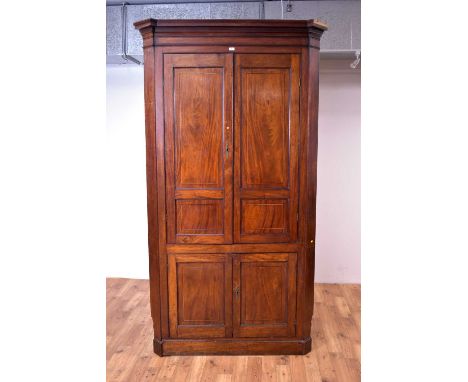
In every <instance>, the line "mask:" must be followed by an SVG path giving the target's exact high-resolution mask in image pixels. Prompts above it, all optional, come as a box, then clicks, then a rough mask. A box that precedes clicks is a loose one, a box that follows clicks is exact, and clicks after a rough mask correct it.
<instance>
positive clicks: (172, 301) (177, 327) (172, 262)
mask: <svg viewBox="0 0 468 382" xmlns="http://www.w3.org/2000/svg"><path fill="white" fill-rule="evenodd" d="M231 270H232V266H231V258H230V256H229V255H226V254H209V255H203V254H198V255H170V256H169V323H170V335H171V337H174V338H196V337H230V336H231V335H232V309H231V307H232V297H231V296H232V295H231V287H232V271H231Z"/></svg>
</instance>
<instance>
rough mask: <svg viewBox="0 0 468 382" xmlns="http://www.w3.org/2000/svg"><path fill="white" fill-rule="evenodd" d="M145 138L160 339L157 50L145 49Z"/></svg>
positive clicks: (151, 259) (153, 308)
mask: <svg viewBox="0 0 468 382" xmlns="http://www.w3.org/2000/svg"><path fill="white" fill-rule="evenodd" d="M144 57H145V67H144V81H145V135H146V183H147V184H146V190H147V212H148V250H149V275H150V303H151V317H152V318H153V328H154V337H155V338H158V339H161V310H160V306H161V301H160V289H159V277H158V273H159V248H158V241H157V238H158V236H157V234H156V233H157V232H158V200H157V198H158V191H157V187H158V186H157V179H156V167H157V163H156V113H155V111H156V108H155V88H154V86H155V80H154V74H155V73H154V71H155V50H154V48H153V47H148V48H145V50H144Z"/></svg>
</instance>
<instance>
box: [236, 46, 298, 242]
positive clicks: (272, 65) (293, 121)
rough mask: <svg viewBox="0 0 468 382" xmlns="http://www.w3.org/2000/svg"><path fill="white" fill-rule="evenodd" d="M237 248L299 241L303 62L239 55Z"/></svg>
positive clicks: (276, 56)
mask: <svg viewBox="0 0 468 382" xmlns="http://www.w3.org/2000/svg"><path fill="white" fill-rule="evenodd" d="M234 63H235V74H234V78H235V81H234V83H235V85H234V93H235V102H234V103H235V113H234V114H235V128H234V140H235V143H234V146H235V158H234V242H236V243H274V242H276V243H278V242H290V241H294V240H296V232H297V201H298V182H297V179H298V176H297V175H298V130H299V112H300V111H299V94H300V56H299V55H298V54H236V55H235V57H234Z"/></svg>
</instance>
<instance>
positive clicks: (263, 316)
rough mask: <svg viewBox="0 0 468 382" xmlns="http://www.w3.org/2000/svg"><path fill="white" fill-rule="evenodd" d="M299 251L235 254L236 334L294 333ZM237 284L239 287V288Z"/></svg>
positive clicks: (246, 335) (293, 334)
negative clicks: (297, 254)
mask: <svg viewBox="0 0 468 382" xmlns="http://www.w3.org/2000/svg"><path fill="white" fill-rule="evenodd" d="M296 258H297V256H296V254H295V253H268V254H263V253H262V254H257V253H249V254H241V255H235V256H234V278H233V280H234V288H235V290H238V291H239V292H238V293H237V294H235V295H234V296H235V297H234V337H257V338H262V337H263V338H271V337H294V336H295V334H296V333H295V331H296V327H295V320H296ZM236 288H237V289H236Z"/></svg>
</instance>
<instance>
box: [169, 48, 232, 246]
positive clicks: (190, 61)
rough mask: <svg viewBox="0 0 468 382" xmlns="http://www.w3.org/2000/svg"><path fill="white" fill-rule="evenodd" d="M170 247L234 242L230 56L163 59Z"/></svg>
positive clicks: (185, 55)
mask: <svg viewBox="0 0 468 382" xmlns="http://www.w3.org/2000/svg"><path fill="white" fill-rule="evenodd" d="M164 81H165V86H164V99H165V102H164V105H165V114H164V115H165V121H166V125H165V127H166V128H165V139H166V145H165V163H166V195H167V197H166V208H167V239H168V243H203V244H208V243H211V244H221V243H230V242H231V241H232V228H231V226H232V218H231V213H232V212H231V211H232V207H231V206H232V182H231V177H232V155H231V157H229V154H228V153H225V151H224V148H225V147H226V148H227V149H228V148H229V147H232V142H231V139H230V134H229V131H228V132H227V133H224V126H229V125H231V121H232V117H231V114H232V101H231V98H232V97H231V93H232V55H222V54H168V55H165V56H164Z"/></svg>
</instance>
